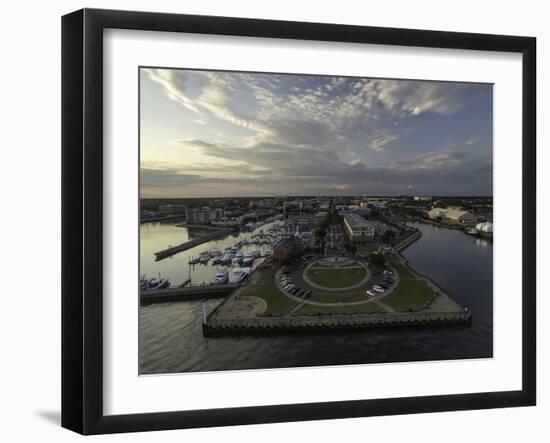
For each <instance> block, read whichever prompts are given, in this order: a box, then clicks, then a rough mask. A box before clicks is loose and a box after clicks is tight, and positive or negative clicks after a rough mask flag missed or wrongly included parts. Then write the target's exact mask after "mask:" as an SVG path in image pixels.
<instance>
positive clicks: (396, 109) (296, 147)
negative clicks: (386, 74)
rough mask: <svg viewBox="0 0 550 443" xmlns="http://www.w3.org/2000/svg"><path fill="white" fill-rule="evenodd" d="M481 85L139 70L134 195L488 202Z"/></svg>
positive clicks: (488, 96) (487, 140)
mask: <svg viewBox="0 0 550 443" xmlns="http://www.w3.org/2000/svg"><path fill="white" fill-rule="evenodd" d="M492 109H493V92H492V85H490V84H475V83H458V82H432V81H411V80H393V79H376V78H364V77H362V78H358V77H338V76H317V75H293V74H264V73H245V72H224V71H193V70H184V69H156V68H141V69H140V161H141V170H140V191H141V197H145V198H147V197H237V196H284V195H288V196H292V195H439V196H443V195H492V169H493V160H492V149H493V148H492V146H493V140H492V131H493V126H492V125H493V123H492V120H493V114H492Z"/></svg>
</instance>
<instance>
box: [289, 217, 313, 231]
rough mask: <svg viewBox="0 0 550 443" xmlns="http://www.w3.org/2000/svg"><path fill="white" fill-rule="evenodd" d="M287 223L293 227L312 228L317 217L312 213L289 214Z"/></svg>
mask: <svg viewBox="0 0 550 443" xmlns="http://www.w3.org/2000/svg"><path fill="white" fill-rule="evenodd" d="M286 224H287V225H289V226H291V227H293V228H297V227H299V228H302V229H311V228H312V227H313V225H314V224H315V217H314V216H313V215H311V214H295V215H289V216H288V217H287V219H286Z"/></svg>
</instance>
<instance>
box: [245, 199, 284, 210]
mask: <svg viewBox="0 0 550 443" xmlns="http://www.w3.org/2000/svg"><path fill="white" fill-rule="evenodd" d="M276 203H277V201H276V200H275V199H273V198H264V199H262V200H250V202H249V203H248V206H250V207H251V208H259V209H272V208H273V207H274V206H275V205H276Z"/></svg>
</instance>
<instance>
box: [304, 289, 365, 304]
mask: <svg viewBox="0 0 550 443" xmlns="http://www.w3.org/2000/svg"><path fill="white" fill-rule="evenodd" d="M368 299H369V296H368V295H367V294H364V293H362V292H353V293H350V294H312V296H311V297H310V298H309V300H312V301H317V302H320V303H335V302H339V301H341V302H343V303H349V302H354V301H363V300H368Z"/></svg>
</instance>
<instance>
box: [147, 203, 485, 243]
mask: <svg viewBox="0 0 550 443" xmlns="http://www.w3.org/2000/svg"><path fill="white" fill-rule="evenodd" d="M331 210H332V211H333V212H334V213H335V214H337V215H338V216H339V218H340V219H341V222H342V223H343V226H344V227H345V228H346V229H345V232H346V236H347V237H346V238H347V240H348V241H347V242H346V245H347V247H348V250H349V248H351V249H352V250H353V247H354V246H355V247H362V246H367V245H368V244H369V243H370V242H373V241H374V242H376V241H377V240H388V241H391V240H392V239H391V237H392V236H393V235H394V234H393V233H392V232H393V231H395V230H392V229H391V225H392V224H393V223H402V222H405V221H422V222H430V223H435V224H440V225H443V226H445V227H450V228H457V229H463V230H465V231H466V232H467V233H468V234H471V235H478V234H479V235H483V236H486V237H491V235H492V230H493V225H492V221H493V199H492V197H483V196H482V197H431V196H394V197H300V198H296V197H293V198H290V197H272V198H254V197H250V198H216V199H155V198H151V199H141V222H142V223H143V222H148V221H161V220H170V219H178V220H181V221H185V222H186V223H187V224H189V225H203V226H206V225H209V226H213V227H234V228H239V229H251V228H253V227H255V226H256V224H258V223H262V222H264V221H265V220H269V221H271V220H272V219H274V218H282V219H284V220H285V223H286V224H287V225H289V226H291V227H294V228H299V229H301V230H302V231H307V230H315V229H316V228H319V227H321V228H322V227H323V226H324V225H326V220H327V218H328V217H329V213H330V212H331ZM386 223H390V224H389V225H388V224H386ZM315 233H316V234H318V235H315V236H313V240H314V241H313V242H312V243H311V244H310V246H311V247H312V248H317V249H319V250H320V248H322V246H323V245H322V241H323V235H322V233H323V230H322V229H321V230H318V231H315ZM393 241H395V240H393Z"/></svg>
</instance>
